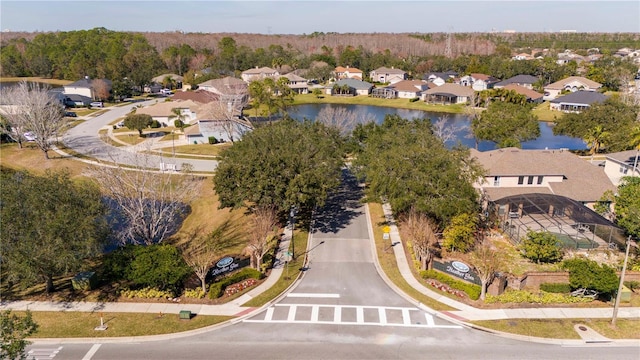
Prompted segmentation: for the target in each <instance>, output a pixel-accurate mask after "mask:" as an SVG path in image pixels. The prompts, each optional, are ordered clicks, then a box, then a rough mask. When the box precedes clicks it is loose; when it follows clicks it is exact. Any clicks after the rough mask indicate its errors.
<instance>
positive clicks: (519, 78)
mask: <svg viewBox="0 0 640 360" xmlns="http://www.w3.org/2000/svg"><path fill="white" fill-rule="evenodd" d="M538 81H540V79H538V78H537V77H535V76H532V75H516V76H513V77H510V78H508V79H506V80H502V81H499V82H497V83H495V84H494V85H493V87H494V88H495V89H499V88H502V87H505V86H507V85H511V84H514V85H519V86H522V87H525V88H528V89H533V84H535V83H537V82H538Z"/></svg>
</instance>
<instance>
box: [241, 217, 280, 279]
mask: <svg viewBox="0 0 640 360" xmlns="http://www.w3.org/2000/svg"><path fill="white" fill-rule="evenodd" d="M277 231H278V215H277V213H276V209H275V208H274V207H258V208H256V209H255V210H254V212H253V217H252V219H251V234H250V237H249V246H248V247H249V249H250V250H251V262H252V264H253V266H254V268H255V269H257V270H260V271H262V259H263V258H264V256H265V255H266V254H267V253H268V252H269V251H270V250H271V249H272V248H273V242H274V240H275V239H276V234H277Z"/></svg>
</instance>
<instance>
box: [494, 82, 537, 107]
mask: <svg viewBox="0 0 640 360" xmlns="http://www.w3.org/2000/svg"><path fill="white" fill-rule="evenodd" d="M502 88H503V89H505V90H513V91H515V92H516V93H518V94H520V95H524V96H526V97H527V102H530V103H536V104H539V103H541V102H542V98H543V96H544V95H543V94H540V93H539V92H537V91H534V90H532V89H529V88H526V87H522V86H520V85H516V84H509V85H506V86H503V87H502Z"/></svg>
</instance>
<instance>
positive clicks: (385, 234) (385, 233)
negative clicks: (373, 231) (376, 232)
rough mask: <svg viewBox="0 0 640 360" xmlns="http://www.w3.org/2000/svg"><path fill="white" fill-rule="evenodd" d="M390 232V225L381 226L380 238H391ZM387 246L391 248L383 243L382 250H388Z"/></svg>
mask: <svg viewBox="0 0 640 360" xmlns="http://www.w3.org/2000/svg"><path fill="white" fill-rule="evenodd" d="M390 232H391V227H389V225H386V226H385V227H383V228H382V240H389V239H391V235H390V234H389V233H390ZM389 248H391V246H387V245H386V244H385V246H384V251H385V252H387V250H389Z"/></svg>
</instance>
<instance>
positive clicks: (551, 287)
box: [540, 283, 571, 294]
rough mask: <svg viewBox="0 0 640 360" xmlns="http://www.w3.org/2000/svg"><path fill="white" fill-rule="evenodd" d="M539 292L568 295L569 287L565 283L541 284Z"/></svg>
mask: <svg viewBox="0 0 640 360" xmlns="http://www.w3.org/2000/svg"><path fill="white" fill-rule="evenodd" d="M540 290H542V291H545V292H548V293H558V294H568V293H570V292H571V285H569V284H565V283H542V284H540Z"/></svg>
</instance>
